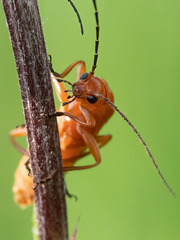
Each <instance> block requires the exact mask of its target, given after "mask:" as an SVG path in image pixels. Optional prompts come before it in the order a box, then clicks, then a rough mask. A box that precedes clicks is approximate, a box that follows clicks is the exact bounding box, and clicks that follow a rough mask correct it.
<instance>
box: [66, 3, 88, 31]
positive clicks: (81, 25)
mask: <svg viewBox="0 0 180 240" xmlns="http://www.w3.org/2000/svg"><path fill="white" fill-rule="evenodd" d="M67 1H68V2H69V3H70V4H71V6H72V8H73V9H74V11H75V13H76V15H77V18H78V20H79V23H80V28H81V34H82V35H83V34H84V29H83V24H82V20H81V17H80V15H79V12H78V10H77V8H76V7H75V5H74V3H73V2H72V1H71V0H67Z"/></svg>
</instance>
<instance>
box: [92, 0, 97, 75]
mask: <svg viewBox="0 0 180 240" xmlns="http://www.w3.org/2000/svg"><path fill="white" fill-rule="evenodd" d="M93 5H94V9H95V20H96V40H95V54H94V61H93V66H92V70H91V73H92V74H94V71H95V69H96V67H97V59H98V49H99V17H98V10H97V5H96V0H93Z"/></svg>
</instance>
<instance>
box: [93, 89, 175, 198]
mask: <svg viewBox="0 0 180 240" xmlns="http://www.w3.org/2000/svg"><path fill="white" fill-rule="evenodd" d="M93 95H94V96H96V97H98V98H101V99H103V100H104V101H106V102H107V103H108V104H109V105H110V106H111V107H112V108H113V109H114V110H116V112H117V113H118V114H119V115H120V116H121V117H122V118H123V119H124V120H125V121H126V122H127V123H128V125H129V126H130V127H131V128H132V130H133V132H135V133H136V135H137V136H138V138H139V140H140V141H141V143H142V144H143V145H144V147H145V149H146V152H147V154H148V155H149V157H150V158H151V160H152V162H153V164H154V166H155V168H156V170H157V171H158V174H159V175H160V177H161V179H162V180H163V182H164V184H165V185H166V187H167V188H168V190H169V191H170V192H171V194H172V195H173V196H176V194H175V192H174V191H173V190H172V188H171V187H170V186H169V184H168V183H167V181H166V180H165V178H164V176H163V175H162V173H161V171H160V169H159V167H158V165H157V163H156V161H155V160H154V157H153V155H152V153H151V152H150V150H149V148H148V146H147V144H146V143H145V141H144V139H143V138H142V137H141V135H140V133H139V132H138V130H137V129H136V128H135V126H134V125H133V124H132V123H131V122H130V121H129V120H128V118H127V117H126V116H125V115H124V114H123V113H122V112H121V111H120V110H119V109H118V108H117V107H116V105H114V103H112V102H111V101H110V100H109V99H108V98H106V97H104V96H103V95H101V94H99V93H93Z"/></svg>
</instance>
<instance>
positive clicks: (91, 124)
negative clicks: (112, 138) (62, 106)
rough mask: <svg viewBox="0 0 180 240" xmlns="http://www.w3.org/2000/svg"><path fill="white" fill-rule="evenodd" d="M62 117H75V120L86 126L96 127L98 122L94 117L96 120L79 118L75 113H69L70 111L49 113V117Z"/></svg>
mask: <svg viewBox="0 0 180 240" xmlns="http://www.w3.org/2000/svg"><path fill="white" fill-rule="evenodd" d="M54 116H56V117H61V116H67V117H69V118H71V119H73V120H74V121H76V122H77V123H79V124H80V125H83V126H86V127H94V126H95V124H96V121H95V119H94V121H86V122H84V121H82V120H81V119H79V118H78V117H76V116H75V115H73V114H71V113H69V112H55V113H52V114H50V115H49V117H54Z"/></svg>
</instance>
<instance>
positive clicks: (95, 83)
mask: <svg viewBox="0 0 180 240" xmlns="http://www.w3.org/2000/svg"><path fill="white" fill-rule="evenodd" d="M93 4H94V9H95V20H96V40H95V54H94V60H93V66H92V70H91V71H90V72H89V73H87V72H86V64H85V62H84V61H82V60H80V61H76V62H74V63H73V64H71V65H70V66H69V67H68V68H66V69H65V71H63V72H62V73H61V74H59V73H57V72H55V71H54V69H53V68H52V60H51V57H50V61H49V63H50V70H51V77H52V82H53V84H54V86H55V90H56V93H57V96H58V98H59V100H60V102H61V103H62V104H61V106H60V108H59V109H58V111H57V112H55V113H52V114H51V115H49V116H48V117H57V121H58V128H59V137H60V142H61V151H62V159H63V170H64V171H72V170H82V169H89V168H93V167H95V166H97V165H99V164H100V162H101V156H100V151H99V148H101V147H103V146H104V145H106V144H107V143H108V142H109V141H110V140H111V138H112V136H111V135H98V133H99V130H100V129H101V128H102V126H103V125H104V124H105V123H106V122H107V121H108V119H109V118H110V117H111V116H112V115H113V113H114V111H116V112H117V113H118V114H119V115H120V116H121V117H122V118H123V119H124V120H125V121H126V122H127V123H128V125H129V126H130V127H131V128H132V130H133V131H134V132H135V133H136V135H137V136H138V138H139V140H140V141H141V143H142V144H143V145H144V147H145V149H146V151H147V153H148V155H149V157H150V158H151V160H152V162H153V164H154V165H155V167H156V169H157V171H158V173H159V175H160V177H161V178H162V180H163V182H164V184H165V185H166V187H167V188H168V189H169V191H170V192H171V193H172V194H173V195H175V193H174V192H173V190H172V189H171V187H170V186H169V185H168V183H167V182H166V180H165V178H164V177H163V175H162V173H161V172H160V170H159V168H158V166H157V164H156V162H155V160H154V157H153V156H152V154H151V152H150V150H149V148H148V146H147V145H146V143H145V141H144V140H143V138H142V137H141V135H140V134H139V132H138V131H137V129H136V128H135V127H134V125H133V124H132V123H131V122H130V121H129V120H128V119H127V117H126V116H125V115H124V114H123V113H122V112H121V111H120V110H119V109H118V108H117V107H116V106H115V105H114V96H113V93H112V91H111V89H110V88H109V86H108V84H107V82H106V81H105V80H104V79H102V78H99V77H96V76H94V72H95V69H96V66H97V59H98V48H99V19H98V11H97V5H96V1H95V0H93ZM76 66H78V72H77V81H76V82H75V83H74V84H72V83H70V82H69V81H67V80H65V79H64V78H65V77H66V76H67V75H68V74H69V73H70V72H71V71H72V70H73V69H74V68H75V67H76ZM65 83H66V84H69V85H70V86H71V89H70V90H66V88H65V86H64V84H65ZM68 92H70V93H71V94H72V95H68ZM67 99H68V100H69V101H67ZM10 136H11V141H12V143H13V145H14V146H15V147H16V148H17V149H18V150H19V151H20V152H21V153H22V154H24V156H23V158H22V159H21V161H20V165H19V167H18V169H17V171H16V177H15V184H14V187H13V191H14V193H15V200H16V202H18V203H19V204H20V205H25V206H26V205H29V204H32V202H33V190H32V178H31V177H28V174H27V173H28V172H29V175H30V174H31V170H30V167H29V162H30V160H29V153H28V151H27V150H25V149H23V148H22V147H21V146H20V145H18V144H17V143H16V141H15V138H16V137H19V136H26V129H25V126H20V127H18V128H16V129H14V130H13V131H11V133H10ZM90 153H91V154H92V156H93V158H94V160H95V163H94V164H89V165H85V166H74V164H75V163H76V161H77V160H79V159H81V158H83V157H85V156H87V155H88V154H90ZM24 164H25V165H26V168H27V169H26V168H25V167H22V165H24ZM27 170H28V172H27ZM20 175H21V180H22V178H23V181H21V183H19V182H18V181H20V180H19V179H20V177H19V176H20ZM49 179H50V178H49ZM42 182H43V180H42ZM20 184H21V187H19V185H20ZM22 185H23V186H22Z"/></svg>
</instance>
